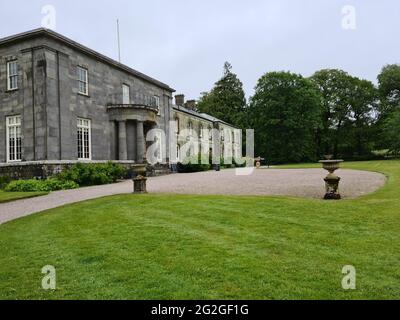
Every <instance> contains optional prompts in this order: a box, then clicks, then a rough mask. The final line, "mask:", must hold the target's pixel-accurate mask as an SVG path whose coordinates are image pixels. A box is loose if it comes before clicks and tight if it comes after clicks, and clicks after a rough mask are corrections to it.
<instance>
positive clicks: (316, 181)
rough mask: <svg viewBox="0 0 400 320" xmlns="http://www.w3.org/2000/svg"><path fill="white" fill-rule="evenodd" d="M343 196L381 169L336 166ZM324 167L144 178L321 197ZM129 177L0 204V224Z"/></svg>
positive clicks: (103, 192) (183, 186) (199, 190)
mask: <svg viewBox="0 0 400 320" xmlns="http://www.w3.org/2000/svg"><path fill="white" fill-rule="evenodd" d="M337 174H338V176H340V177H341V178H342V180H341V185H340V193H341V194H342V196H343V198H356V197H359V196H361V195H364V194H367V193H371V192H374V191H375V190H377V189H378V188H380V187H381V186H383V185H384V184H385V181H386V178H385V176H384V175H382V174H380V173H374V172H368V171H357V170H338V171H337ZM325 176H326V171H325V170H323V169H266V168H262V169H258V170H254V172H253V174H251V175H236V171H235V169H229V170H222V171H219V172H215V171H207V172H199V173H188V174H173V175H168V176H161V177H154V178H149V179H148V183H147V190H148V191H149V192H150V193H176V194H224V195H288V196H298V197H306V198H322V197H323V195H324V181H323V180H322V179H323V178H324V177H325ZM131 192H132V181H129V180H128V181H124V182H120V183H116V184H111V185H104V186H94V187H87V188H80V189H76V190H66V191H56V192H52V193H50V194H48V195H46V196H41V197H37V198H31V199H24V200H17V201H13V202H9V203H3V204H0V224H2V223H5V222H7V221H11V220H14V219H17V218H20V217H23V216H27V215H30V214H32V213H36V212H40V211H43V210H47V209H51V208H55V207H59V206H62V205H65V204H69V203H74V202H78V201H84V200H89V199H94V198H99V197H104V196H109V195H114V194H121V193H131Z"/></svg>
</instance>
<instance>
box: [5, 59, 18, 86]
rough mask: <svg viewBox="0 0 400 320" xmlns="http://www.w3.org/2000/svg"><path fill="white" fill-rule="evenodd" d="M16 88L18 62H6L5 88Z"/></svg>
mask: <svg viewBox="0 0 400 320" xmlns="http://www.w3.org/2000/svg"><path fill="white" fill-rule="evenodd" d="M16 89H18V62H17V60H14V61H9V62H7V90H16Z"/></svg>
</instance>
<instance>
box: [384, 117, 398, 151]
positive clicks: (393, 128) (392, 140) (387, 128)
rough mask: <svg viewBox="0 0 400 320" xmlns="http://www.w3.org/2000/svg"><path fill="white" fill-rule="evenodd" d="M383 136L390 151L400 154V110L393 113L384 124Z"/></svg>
mask: <svg viewBox="0 0 400 320" xmlns="http://www.w3.org/2000/svg"><path fill="white" fill-rule="evenodd" d="M383 134H384V136H385V138H386V141H387V142H388V146H389V150H390V151H391V152H393V153H394V154H395V155H399V154H400V110H396V111H394V112H392V113H391V114H390V115H389V116H388V117H387V118H386V119H385V120H384V122H383Z"/></svg>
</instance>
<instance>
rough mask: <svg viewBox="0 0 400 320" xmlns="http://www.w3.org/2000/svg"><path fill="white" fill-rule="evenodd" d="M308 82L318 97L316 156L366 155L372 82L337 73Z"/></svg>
mask: <svg viewBox="0 0 400 320" xmlns="http://www.w3.org/2000/svg"><path fill="white" fill-rule="evenodd" d="M311 80H312V81H313V82H314V83H315V84H316V85H317V87H318V89H319V90H320V92H321V95H322V105H323V110H324V111H323V116H322V130H320V131H319V132H318V134H317V136H318V138H317V141H318V153H319V155H320V156H322V155H323V154H330V153H332V154H333V155H334V157H339V156H346V157H352V156H354V155H357V156H363V155H366V154H369V153H370V152H371V149H372V143H371V141H372V140H373V139H372V132H373V124H374V123H375V120H376V108H377V100H378V94H377V89H376V88H375V86H374V85H373V83H372V82H370V81H367V80H362V79H359V78H357V77H353V76H351V75H349V74H348V73H347V72H345V71H342V70H337V69H325V70H320V71H318V72H316V73H315V74H314V75H313V76H312V77H311Z"/></svg>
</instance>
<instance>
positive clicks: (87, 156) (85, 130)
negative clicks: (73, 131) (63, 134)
mask: <svg viewBox="0 0 400 320" xmlns="http://www.w3.org/2000/svg"><path fill="white" fill-rule="evenodd" d="M77 125H78V159H79V160H91V158H92V155H91V153H92V145H91V144H92V141H91V133H90V120H89V119H82V118H78V123H77Z"/></svg>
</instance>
